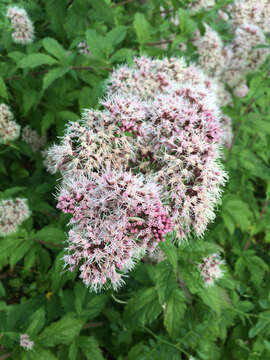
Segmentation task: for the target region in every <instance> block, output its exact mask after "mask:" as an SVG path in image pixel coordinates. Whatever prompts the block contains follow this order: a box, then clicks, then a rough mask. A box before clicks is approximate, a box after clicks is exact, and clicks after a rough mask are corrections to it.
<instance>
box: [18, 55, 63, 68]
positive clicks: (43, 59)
mask: <svg viewBox="0 0 270 360" xmlns="http://www.w3.org/2000/svg"><path fill="white" fill-rule="evenodd" d="M56 63H57V61H56V60H55V59H54V58H52V57H51V56H49V55H46V54H41V53H36V54H31V55H27V56H25V57H24V58H23V59H22V60H21V61H20V64H19V66H20V67H21V68H23V69H25V68H30V69H33V68H35V67H38V66H41V65H54V64H56Z"/></svg>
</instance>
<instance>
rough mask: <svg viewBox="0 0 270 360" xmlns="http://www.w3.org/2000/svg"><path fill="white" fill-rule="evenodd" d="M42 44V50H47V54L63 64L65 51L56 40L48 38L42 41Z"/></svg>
mask: <svg viewBox="0 0 270 360" xmlns="http://www.w3.org/2000/svg"><path fill="white" fill-rule="evenodd" d="M42 44H43V47H44V49H45V50H47V51H48V53H50V54H51V55H53V56H54V57H56V58H57V59H58V60H60V61H61V62H64V60H65V59H66V50H65V49H64V48H63V46H62V45H61V44H60V43H59V42H58V41H57V40H55V39H53V38H49V37H48V38H45V39H43V41H42Z"/></svg>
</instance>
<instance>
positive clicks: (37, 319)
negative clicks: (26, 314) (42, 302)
mask: <svg viewBox="0 0 270 360" xmlns="http://www.w3.org/2000/svg"><path fill="white" fill-rule="evenodd" d="M45 321H46V317H45V309H44V307H41V308H40V309H38V310H37V311H35V312H34V313H33V314H32V315H31V317H30V320H29V322H30V325H29V326H28V328H27V329H26V334H28V335H29V336H30V338H31V336H32V335H36V334H38V333H39V332H40V331H41V330H42V328H43V326H44V325H45Z"/></svg>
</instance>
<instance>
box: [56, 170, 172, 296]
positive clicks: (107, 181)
mask: <svg viewBox="0 0 270 360" xmlns="http://www.w3.org/2000/svg"><path fill="white" fill-rule="evenodd" d="M57 207H58V208H59V209H61V210H62V211H63V212H65V213H70V214H72V218H71V220H70V226H71V227H72V229H71V230H70V232H69V239H68V241H69V246H68V250H69V255H66V256H65V258H64V259H65V263H66V264H67V266H69V268H70V270H74V269H75V267H76V266H77V265H79V264H81V266H80V272H81V274H80V277H81V278H82V279H83V282H84V283H85V284H86V285H87V286H90V287H91V289H92V290H94V291H98V290H100V289H101V288H102V286H103V285H104V284H106V283H107V285H112V286H113V288H114V289H116V288H117V287H119V286H120V285H121V283H122V282H123V280H122V277H123V273H124V272H126V271H127V270H130V269H131V268H132V267H133V266H134V261H135V260H136V259H137V258H139V257H140V254H143V253H144V252H145V251H146V250H148V251H150V252H151V251H153V250H154V249H155V247H156V246H157V244H158V242H159V241H164V236H165V235H166V234H167V233H168V232H170V231H171V230H172V229H173V224H172V221H171V219H170V217H169V215H168V209H167V208H166V207H164V206H163V205H162V203H161V201H160V190H159V188H158V186H157V185H156V184H154V183H152V182H149V181H145V180H144V179H143V177H142V176H139V175H133V174H132V173H130V172H123V171H117V172H116V171H109V170H105V171H104V172H103V173H102V174H100V175H99V174H96V173H92V174H91V175H89V176H81V177H79V178H72V179H70V180H68V181H67V182H64V183H63V186H62V188H61V190H60V194H59V197H58V205H57Z"/></svg>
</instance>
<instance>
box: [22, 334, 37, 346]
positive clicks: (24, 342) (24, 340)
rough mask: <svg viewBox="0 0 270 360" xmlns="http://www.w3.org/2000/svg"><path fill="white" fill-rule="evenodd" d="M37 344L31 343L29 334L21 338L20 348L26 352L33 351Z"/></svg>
mask: <svg viewBox="0 0 270 360" xmlns="http://www.w3.org/2000/svg"><path fill="white" fill-rule="evenodd" d="M34 345H35V343H34V341H31V340H30V338H29V336H28V335H27V334H22V335H21V336H20V346H21V347H22V348H24V349H26V350H32V349H33V347H34Z"/></svg>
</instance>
